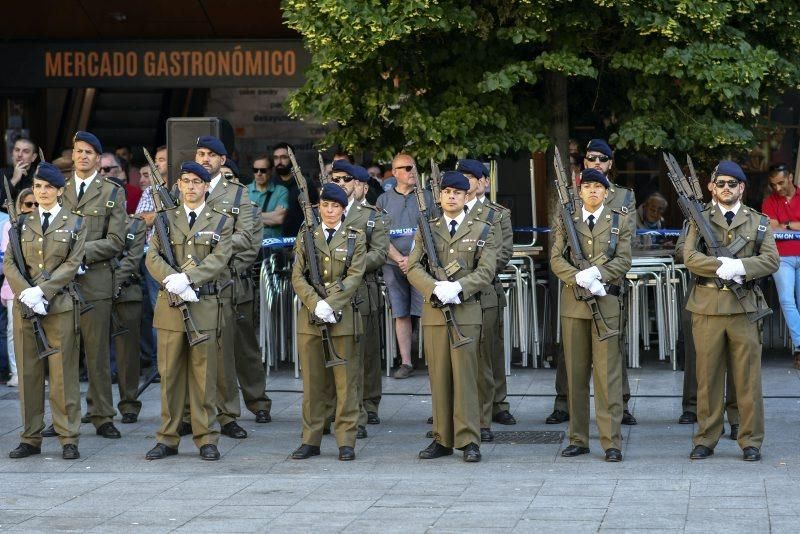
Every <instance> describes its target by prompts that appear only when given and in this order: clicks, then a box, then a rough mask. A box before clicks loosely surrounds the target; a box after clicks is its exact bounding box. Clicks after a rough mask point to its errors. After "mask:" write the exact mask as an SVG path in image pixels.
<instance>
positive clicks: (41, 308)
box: [31, 299, 48, 315]
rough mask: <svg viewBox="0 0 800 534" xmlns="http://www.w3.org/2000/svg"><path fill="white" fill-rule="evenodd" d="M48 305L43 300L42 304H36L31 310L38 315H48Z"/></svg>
mask: <svg viewBox="0 0 800 534" xmlns="http://www.w3.org/2000/svg"><path fill="white" fill-rule="evenodd" d="M47 304H48V302H47V301H46V300H44V299H42V300H41V301H40V302H37V303H36V304H34V305H33V307H32V308H31V309H32V310H33V313H35V314H37V315H47Z"/></svg>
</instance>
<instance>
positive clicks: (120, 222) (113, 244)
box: [61, 174, 126, 300]
mask: <svg viewBox="0 0 800 534" xmlns="http://www.w3.org/2000/svg"><path fill="white" fill-rule="evenodd" d="M61 198H62V202H63V208H66V209H67V210H69V211H72V212H73V213H75V214H77V215H81V216H83V218H84V221H83V224H84V226H85V227H86V251H85V258H84V259H83V264H84V266H85V267H86V273H85V274H83V275H81V276H78V277H77V282H78V283H79V284H80V286H81V290H82V292H83V296H84V298H86V300H100V299H108V298H111V297H112V296H113V293H114V289H115V288H114V287H112V285H113V280H112V276H111V260H112V259H113V258H115V257H116V256H117V255H118V254H119V253H120V251H121V250H122V247H123V245H124V243H125V226H126V214H125V188H124V187H122V186H121V185H119V184H117V183H116V182H114V181H112V180H109V179H107V178H101V177H100V175H99V174H97V175H95V177H94V179H93V180H92V183H91V184H89V186H88V187H87V188H86V189H85V191H84V193H83V197H82V198H81V201H80V202H78V194H77V192H76V191H75V177H74V175H73V176H70V177H69V178H68V179H67V181H66V185H65V188H64V194H63V195H62V197H61ZM106 221H108V230H106V229H105V227H106Z"/></svg>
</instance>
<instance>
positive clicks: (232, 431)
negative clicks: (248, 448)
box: [219, 421, 247, 439]
mask: <svg viewBox="0 0 800 534" xmlns="http://www.w3.org/2000/svg"><path fill="white" fill-rule="evenodd" d="M219 431H220V433H221V434H222V435H224V436H228V437H229V438H233V439H245V438H246V437H247V430H245V429H244V428H242V427H240V426H239V423H237V422H236V421H231V422H230V423H227V424H224V425H222V428H221V429H220V430H219Z"/></svg>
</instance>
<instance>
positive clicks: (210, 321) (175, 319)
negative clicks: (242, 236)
mask: <svg viewBox="0 0 800 534" xmlns="http://www.w3.org/2000/svg"><path fill="white" fill-rule="evenodd" d="M164 215H165V216H166V219H167V223H168V228H169V239H170V245H171V246H172V250H173V253H174V255H175V261H176V262H177V263H178V266H179V267H181V266H186V267H185V268H183V269H181V271H182V272H184V273H186V275H187V276H188V277H189V280H191V282H192V287H194V288H195V289H199V288H201V287H203V288H213V290H218V289H219V286H221V285H223V284H224V282H223V281H228V280H230V273H229V272H228V262H229V261H230V258H231V247H232V239H231V236H232V235H233V219H231V218H230V217H228V216H227V215H224V214H222V213H217V212H216V211H214V210H212V209H210V208H209V206H208V204H206V206H205V207H204V208H203V210H202V211H201V212H200V213H198V214H197V220H196V221H195V223H194V226H193V227H192V228H191V229H189V221H188V219H187V217H186V211H185V210H184V208H183V206H179V207H178V208H177V209H174V210H170V211H165V212H164ZM220 221H224V222H222V223H220ZM217 236H219V241H217V240H216V237H217ZM215 243H216V244H215ZM145 265H146V266H147V269H148V270H149V271H150V274H151V275H152V276H153V278H154V279H155V280H156V281H157V282H159V283H160V284H161V283H162V281H163V280H164V278H166V277H167V276H169V275H170V274H174V273H176V272H178V271H176V270H175V269H173V268H172V267H170V266H169V264H168V263H167V261H166V260H165V259H164V257H163V256H162V247H161V243H160V242H159V239H158V232H156V233H154V234H153V237H152V238H151V240H150V248H149V249H148V250H147V256H146V258H145ZM218 307H219V299H218V295H215V294H210V295H204V294H201V295H200V302H191V303H189V310H190V311H191V313H192V317H193V318H194V321H195V323H196V325H197V328H198V329H199V330H216V329H217V327H218V325H219V320H220V319H219V318H218V315H219V309H218ZM153 325H154V326H155V327H156V328H162V329H164V330H172V331H174V332H182V331H183V329H184V328H183V317H182V316H181V311H180V310H179V309H178V308H172V307H170V305H169V300H168V297H167V295H166V290H165V289H163V288H162V289H161V290H160V291H159V292H158V298H157V299H156V308H155V310H154V314H153Z"/></svg>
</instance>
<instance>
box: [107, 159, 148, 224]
mask: <svg viewBox="0 0 800 534" xmlns="http://www.w3.org/2000/svg"><path fill="white" fill-rule="evenodd" d="M100 176H102V177H103V178H110V179H111V180H114V181H115V182H117V183H118V184H120V185H122V186H123V187H125V201H126V203H125V211H126V212H127V213H128V215H133V214H134V213H136V207H137V206H138V205H139V199H140V198H142V190H141V189H139V188H138V187H136V186H135V185H131V184H130V183H129V182H128V166H127V162H124V161H122V160H121V159H120V158H119V157H118V156H117V155H116V154H112V153H111V152H104V153H103V154H102V155H101V156H100Z"/></svg>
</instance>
